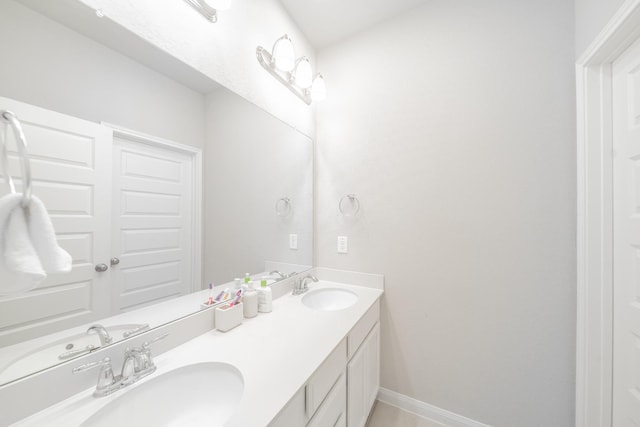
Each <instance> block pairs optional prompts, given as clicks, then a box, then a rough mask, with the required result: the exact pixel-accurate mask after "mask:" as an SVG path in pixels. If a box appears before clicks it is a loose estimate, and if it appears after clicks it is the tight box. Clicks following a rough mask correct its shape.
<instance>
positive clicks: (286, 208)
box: [276, 197, 291, 216]
mask: <svg viewBox="0 0 640 427" xmlns="http://www.w3.org/2000/svg"><path fill="white" fill-rule="evenodd" d="M290 213H291V199H289V198H288V197H282V198H280V199H278V200H277V201H276V215H278V216H287V215H289V214H290Z"/></svg>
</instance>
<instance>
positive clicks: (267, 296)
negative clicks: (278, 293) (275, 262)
mask: <svg viewBox="0 0 640 427" xmlns="http://www.w3.org/2000/svg"><path fill="white" fill-rule="evenodd" d="M272 310H273V295H272V293H271V288H270V287H268V286H267V277H266V276H262V280H260V289H258V311H259V312H260V313H271V311H272Z"/></svg>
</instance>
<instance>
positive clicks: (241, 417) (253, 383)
mask: <svg viewBox="0 0 640 427" xmlns="http://www.w3.org/2000/svg"><path fill="white" fill-rule="evenodd" d="M368 276H370V277H374V278H375V280H364V281H362V282H363V283H359V284H365V285H368V286H353V285H347V284H344V283H339V282H336V281H330V280H326V279H324V278H323V277H325V276H323V275H322V274H320V276H319V277H320V278H321V280H320V281H319V282H318V283H312V284H310V286H309V288H310V290H309V291H308V292H306V293H304V294H302V295H291V293H290V292H287V293H286V294H285V295H283V296H281V297H280V298H276V299H274V301H273V312H272V313H261V314H260V315H258V316H257V317H255V318H252V319H244V322H243V323H242V324H241V325H240V326H238V327H236V328H234V329H232V330H230V331H228V332H226V333H223V332H219V331H216V330H215V329H212V330H211V331H209V332H207V333H205V334H202V335H200V336H198V337H196V338H195V339H192V340H190V341H187V342H186V343H184V344H182V345H179V346H178V347H175V348H173V349H171V350H169V351H167V352H165V353H163V354H159V355H157V356H156V357H154V361H155V364H156V365H157V371H156V372H155V373H153V374H151V375H149V376H148V377H147V378H145V379H143V380H140V381H139V382H137V383H135V384H133V385H131V386H128V387H126V388H124V389H122V390H120V391H117V392H115V393H113V394H111V395H109V396H107V397H101V398H95V397H93V395H92V394H93V391H94V388H91V389H87V390H84V391H82V392H80V393H78V394H76V395H74V396H72V397H70V398H68V399H66V400H64V401H62V402H60V403H58V404H55V405H53V406H51V407H49V408H46V409H44V410H42V411H40V412H38V413H36V414H34V415H32V416H30V417H28V418H25V419H23V420H21V421H19V422H18V423H16V426H39V425H43V423H46V425H49V426H73V425H101V424H100V422H99V421H100V417H101V414H103V413H104V414H109V416H112V412H113V411H112V410H111V408H114V410H115V411H117V409H118V405H121V403H122V402H126V400H127V394H128V393H131V392H132V391H135V390H137V389H140V391H137V392H136V393H137V394H138V395H140V394H143V393H145V392H144V390H145V389H144V388H145V387H148V388H149V386H148V385H146V384H152V383H151V382H152V381H154V379H155V381H156V383H157V384H160V383H161V382H160V381H158V380H157V379H158V378H164V376H167V373H169V375H171V373H172V372H179V371H176V370H178V369H182V370H185V371H186V370H189V369H191V368H190V367H193V366H198V367H204V368H202V369H206V367H207V366H208V365H207V364H210V365H211V366H214V365H215V364H218V365H215V366H221V365H224V366H228V367H229V368H228V369H227V368H224V369H226V370H224V369H223V371H224V374H223V376H222V377H220V378H221V380H219V381H217V380H216V379H215V378H216V377H215V376H211V377H209V376H207V375H205V374H203V375H202V380H201V381H197V383H198V385H197V387H204V390H207V388H208V387H210V388H211V390H213V389H215V388H220V390H224V389H225V387H226V386H225V383H226V384H228V388H229V395H230V396H231V395H233V394H234V392H232V389H234V388H235V389H236V390H237V388H238V387H241V389H240V392H239V393H235V395H236V396H237V398H232V397H229V398H224V399H223V398H219V399H217V401H211V402H205V403H197V405H199V407H197V408H195V409H194V408H193V407H190V408H191V409H189V410H190V411H191V412H203V413H205V414H207V409H206V407H208V406H209V405H210V407H211V411H210V412H211V413H210V417H209V418H207V417H205V419H200V420H195V421H194V420H190V423H191V424H190V425H200V424H198V423H199V422H202V421H204V422H205V424H203V425H220V426H229V427H233V426H236V427H240V426H242V427H247V426H255V427H259V426H271V427H292V426H313V427H319V426H349V427H362V426H364V424H365V422H366V420H367V417H368V414H369V412H370V410H371V407H372V405H373V403H374V401H375V398H376V395H377V391H378V387H379V345H380V344H379V342H380V329H379V315H380V306H379V304H380V297H381V295H382V293H383V290H382V276H373V275H368ZM326 277H328V278H329V279H332V280H334V277H331V275H330V274H329V275H327V276H326ZM364 282H369V283H364ZM326 290H330V292H329V293H327V292H322V291H326ZM342 293H345V295H347V294H348V295H351V296H354V297H355V298H351V299H349V303H348V304H350V305H348V306H344V304H343V305H341V304H340V300H341V297H340V295H341V294H342ZM314 294H315V295H320V296H321V298H322V301H321V302H318V301H315V302H314V303H309V302H308V300H315V299H317V298H316V297H315V296H314ZM329 294H332V295H333V294H335V295H333V296H331V295H329ZM327 295H329V296H328V297H327ZM336 295H337V296H336ZM309 297H310V298H309ZM303 299H308V300H307V301H303ZM336 304H337V305H336ZM311 306H313V308H312V307H311ZM174 330H175V329H174ZM161 333H162V331H150V332H148V333H147V334H145V335H147V336H148V337H149V339H153V338H154V337H156V336H159V335H160V334H161ZM99 358H100V357H98V356H93V357H91V356H89V357H85V358H83V359H84V360H81V361H80V360H79V361H73V362H70V363H67V364H65V365H64V366H63V367H64V368H66V369H68V375H69V377H71V376H72V375H73V374H72V373H71V371H72V369H73V368H75V367H77V366H78V365H81V364H83V363H87V362H88V361H94V359H96V360H98V359H99ZM114 371H116V372H118V371H119V364H118V363H114ZM231 371H233V372H237V374H234V375H235V377H234V376H233V375H231V376H229V375H230V374H229V372H231ZM97 374H98V372H97V371H94V372H86V373H82V375H90V376H96V377H97ZM196 375H197V374H196ZM224 375H227V376H224ZM238 375H239V376H238ZM174 376H175V375H174ZM233 378H236V379H233ZM237 378H239V379H240V380H239V381H238V380H237ZM196 380H198V377H197V376H196ZM203 381H204V382H205V385H203V384H202V382H203ZM166 384H172V383H170V382H166ZM194 384H196V383H195V382H194ZM156 388H158V387H157V386H156ZM167 388H171V386H170V385H169V386H168V387H167ZM176 388H178V387H176ZM185 389H188V386H183V388H182V390H180V389H176V390H161V393H160V394H158V395H157V396H156V395H154V399H155V400H156V401H154V402H153V405H152V408H149V409H148V411H151V412H153V408H158V410H160V409H159V408H166V407H169V408H170V409H171V410H170V411H169V413H175V414H180V413H181V412H180V411H181V407H180V405H181V403H175V397H176V395H180V394H186V393H187V392H186V391H185ZM162 393H165V394H162ZM130 396H132V398H133V396H135V394H130ZM158 396H159V397H158ZM192 400H193V399H192ZM212 400H214V399H213V398H212ZM114 402H115V403H114ZM5 403H6V402H5ZM191 404H192V402H190V401H189V402H188V405H191ZM140 405H143V404H140ZM172 405H176V407H172ZM347 405H348V406H347ZM203 407H205V408H204V409H203ZM103 408H106V409H103ZM138 409H139V410H140V411H143V412H144V411H145V410H147V409H146V408H144V407H140V406H139V407H138ZM94 414H98V415H94ZM224 414H228V415H224ZM134 415H135V416H137V415H136V414H134ZM130 416H133V415H130ZM87 420H89V422H87ZM125 421H126V420H125ZM85 422H86V424H85Z"/></svg>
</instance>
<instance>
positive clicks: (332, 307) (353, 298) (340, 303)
mask: <svg viewBox="0 0 640 427" xmlns="http://www.w3.org/2000/svg"><path fill="white" fill-rule="evenodd" d="M357 301H358V295H356V294H355V293H354V292H351V291H349V290H347V289H341V288H324V289H316V290H314V291H311V292H309V293H308V294H306V295H305V296H303V297H302V303H303V304H304V305H306V306H307V307H309V308H313V309H314V310H324V311H336V310H342V309H345V308H347V307H351V306H352V305H353V304H355V303H356V302H357Z"/></svg>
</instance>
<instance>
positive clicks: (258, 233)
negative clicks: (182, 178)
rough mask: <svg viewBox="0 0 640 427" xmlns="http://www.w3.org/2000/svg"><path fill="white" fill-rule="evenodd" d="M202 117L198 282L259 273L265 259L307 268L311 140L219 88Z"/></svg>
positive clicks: (310, 223) (310, 244) (310, 250)
mask: <svg viewBox="0 0 640 427" xmlns="http://www.w3.org/2000/svg"><path fill="white" fill-rule="evenodd" d="M206 117H207V135H206V137H207V149H206V150H205V152H204V164H205V165H206V168H205V170H204V201H205V204H204V217H205V219H206V220H205V230H204V232H205V234H204V237H205V238H204V277H205V282H206V283H208V282H211V281H213V282H214V283H215V284H221V283H225V282H229V281H231V280H233V278H234V277H243V276H244V274H245V272H250V273H258V272H262V271H265V268H266V267H265V261H276V262H282V263H288V264H297V265H300V264H303V265H311V264H312V263H313V259H312V258H313V242H312V239H313V142H312V141H311V140H310V139H309V138H308V137H306V136H305V135H303V134H302V133H300V132H299V131H297V130H296V129H294V128H292V127H291V126H290V125H288V124H286V123H284V122H282V121H281V120H280V119H277V118H275V117H274V116H272V115H271V114H269V113H267V112H265V111H263V110H262V109H260V108H258V107H257V106H255V105H253V104H252V103H250V102H249V101H247V100H245V99H244V98H242V97H240V96H239V95H236V94H235V93H233V92H231V91H230V90H227V89H224V88H220V89H218V90H216V91H213V92H212V93H210V94H208V95H207V97H206ZM281 197H289V198H290V199H291V205H292V210H291V213H290V215H287V216H283V217H280V216H278V215H277V214H276V211H275V204H276V201H277V200H278V199H280V198H281ZM289 234H297V235H298V249H297V250H291V249H289ZM294 271H300V270H298V269H296V270H294Z"/></svg>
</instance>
